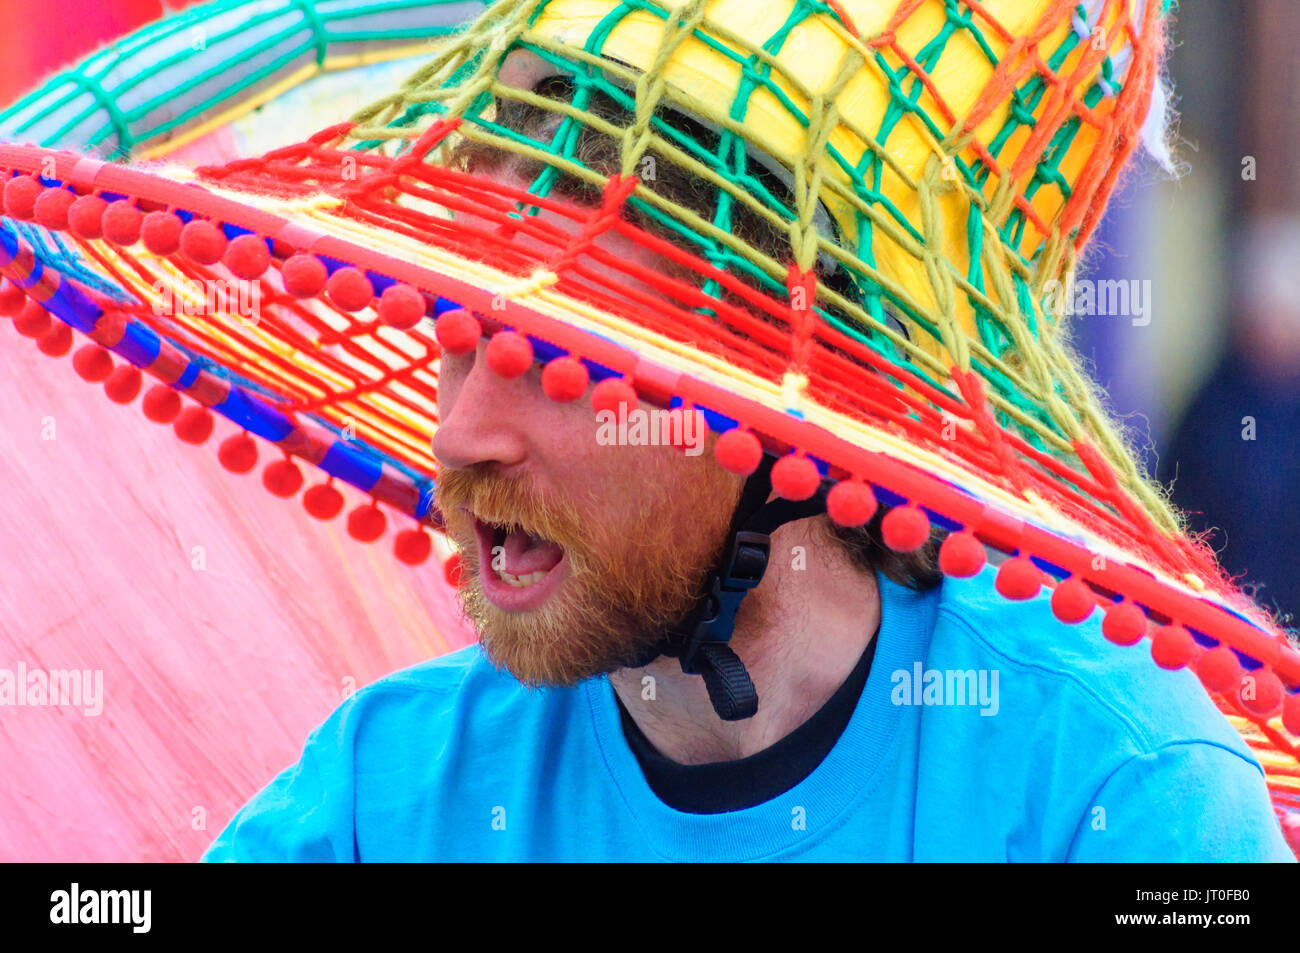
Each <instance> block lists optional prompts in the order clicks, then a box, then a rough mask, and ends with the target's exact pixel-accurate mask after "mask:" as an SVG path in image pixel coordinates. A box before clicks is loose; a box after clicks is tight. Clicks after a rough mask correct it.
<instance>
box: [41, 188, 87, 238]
mask: <svg viewBox="0 0 1300 953" xmlns="http://www.w3.org/2000/svg"><path fill="white" fill-rule="evenodd" d="M76 200H77V197H76V196H75V195H73V194H72V193H71V192H69V191H68V190H67V189H60V188H48V189H42V190H41V194H40V195H38V196H37V197H36V205H35V207H34V209H33V214H34V215H35V216H36V224H37V225H41V226H44V227H45V228H50V229H54V230H55V231H62V230H63V229H65V228H67V227H68V210H69V209H70V208H72V203H73V202H75V201H76Z"/></svg>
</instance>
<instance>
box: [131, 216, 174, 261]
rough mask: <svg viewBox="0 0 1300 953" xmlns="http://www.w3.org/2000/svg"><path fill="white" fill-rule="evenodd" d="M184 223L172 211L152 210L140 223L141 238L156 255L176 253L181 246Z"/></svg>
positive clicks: (145, 245) (146, 246)
mask: <svg viewBox="0 0 1300 953" xmlns="http://www.w3.org/2000/svg"><path fill="white" fill-rule="evenodd" d="M183 224H184V223H183V222H181V219H180V216H179V215H176V214H174V213H172V212H150V213H149V214H148V215H146V216H145V217H144V221H143V222H141V223H140V240H141V241H142V242H144V247H145V248H147V249H149V251H151V252H153V253H154V254H155V255H160V256H162V255H174V254H176V253H177V252H178V251H180V248H181V228H182V226H183Z"/></svg>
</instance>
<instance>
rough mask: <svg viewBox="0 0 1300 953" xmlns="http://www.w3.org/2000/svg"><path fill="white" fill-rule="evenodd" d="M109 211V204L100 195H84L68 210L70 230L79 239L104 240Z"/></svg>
mask: <svg viewBox="0 0 1300 953" xmlns="http://www.w3.org/2000/svg"><path fill="white" fill-rule="evenodd" d="M107 209H108V203H107V202H105V201H104V200H103V199H101V198H100V197H99V196H98V195H83V196H82V197H81V198H79V199H77V200H76V201H74V202H73V203H72V206H71V207H70V208H69V209H68V230H69V231H70V232H72V234H74V235H76V236H77V237H78V238H86V239H95V238H103V237H104V212H105V211H107Z"/></svg>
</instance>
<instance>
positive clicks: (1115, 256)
mask: <svg viewBox="0 0 1300 953" xmlns="http://www.w3.org/2000/svg"><path fill="white" fill-rule="evenodd" d="M187 5H188V4H184V3H171V4H163V3H161V2H159V0H93V2H91V0H5V3H4V7H3V13H2V14H0V18H2V19H0V23H2V24H3V29H0V57H3V62H5V63H6V65H7V67H8V68H7V69H5V70H4V71H0V107H3V106H4V105H7V104H9V103H11V102H13V101H15V100H16V99H17V98H18V97H19V96H21V95H22V94H23V93H25V92H27V91H28V90H30V89H31V88H33V87H34V86H35V85H36V84H37V83H38V82H39V81H40V80H41V79H43V78H44V77H45V76H47V75H48V74H49V73H51V72H52V71H54V70H56V69H59V68H61V67H65V66H69V65H71V64H72V63H73V62H75V61H76V60H78V59H80V58H82V57H84V56H85V55H87V54H88V53H90V52H92V51H93V50H95V49H96V48H98V47H99V46H100V45H102V44H103V43H104V42H106V41H108V40H110V39H112V38H114V37H119V36H122V35H123V34H126V33H128V32H130V31H132V30H135V29H137V28H139V27H140V26H142V25H143V24H145V23H147V22H149V21H151V20H153V19H156V18H157V17H159V16H161V15H163V14H164V13H167V12H171V11H174V10H178V9H181V8H183V7H185V6H187ZM1295 37H1300V3H1297V2H1295V0H1248V2H1237V0H1197V2H1196V3H1195V4H1192V3H1183V4H1182V5H1181V9H1180V10H1179V11H1178V12H1177V13H1176V14H1175V17H1174V21H1173V40H1174V46H1173V50H1172V55H1171V57H1170V59H1169V62H1168V70H1167V72H1168V76H1169V80H1170V83H1169V84H1168V85H1169V86H1170V87H1171V89H1172V100H1171V106H1172V109H1173V111H1174V113H1175V114H1176V116H1177V120H1176V125H1175V126H1174V133H1175V135H1174V139H1173V146H1174V149H1173V167H1174V171H1173V172H1171V171H1170V170H1169V169H1167V168H1162V167H1161V165H1160V164H1159V163H1157V162H1156V161H1154V160H1153V159H1150V158H1144V159H1143V160H1142V161H1141V162H1139V163H1138V164H1137V165H1136V166H1135V167H1134V168H1133V169H1132V170H1131V171H1130V172H1129V174H1128V176H1127V178H1126V179H1125V181H1124V184H1123V187H1122V190H1121V191H1120V192H1119V193H1118V194H1117V196H1116V198H1115V199H1114V200H1113V201H1112V203H1111V206H1110V210H1109V212H1108V215H1107V217H1106V219H1105V221H1104V223H1103V225H1102V227H1101V229H1100V231H1099V233H1098V237H1097V238H1096V239H1095V240H1094V245H1093V248H1092V251H1091V252H1090V255H1089V257H1088V259H1087V260H1086V262H1085V264H1086V266H1087V268H1086V274H1085V275H1083V276H1084V277H1088V278H1092V279H1098V280H1118V281H1125V282H1130V283H1131V282H1137V283H1138V286H1140V287H1145V288H1147V289H1149V292H1148V293H1149V300H1146V301H1144V303H1143V305H1144V311H1145V315H1144V317H1143V319H1142V320H1141V321H1138V320H1136V319H1132V318H1131V317H1128V316H1106V315H1099V316H1093V317H1087V316H1085V317H1079V318H1076V319H1075V324H1074V332H1073V341H1074V346H1075V349H1076V350H1077V351H1078V353H1079V354H1080V355H1081V356H1082V357H1083V358H1084V360H1085V361H1086V362H1087V363H1088V364H1089V365H1090V367H1091V370H1092V372H1093V375H1094V377H1095V378H1096V380H1097V381H1098V382H1099V383H1100V385H1101V388H1102V389H1103V391H1104V393H1105V395H1106V400H1107V401H1108V403H1109V405H1110V407H1111V409H1112V410H1113V411H1114V413H1115V414H1116V415H1117V416H1118V417H1119V418H1120V419H1121V420H1122V421H1123V422H1124V423H1125V424H1126V426H1127V429H1128V433H1129V437H1130V440H1131V442H1132V444H1133V445H1134V447H1136V448H1137V450H1138V453H1139V456H1140V458H1141V459H1142V460H1143V461H1144V462H1145V463H1146V466H1147V468H1148V470H1149V471H1150V472H1151V473H1153V474H1156V475H1157V476H1158V477H1159V478H1160V479H1161V480H1162V481H1164V482H1165V483H1166V484H1167V485H1172V487H1173V490H1172V495H1173V498H1174V501H1175V502H1176V503H1177V504H1178V505H1179V506H1180V507H1181V508H1183V509H1184V510H1186V511H1188V512H1189V520H1190V524H1191V527H1192V529H1193V530H1194V531H1197V532H1205V533H1208V534H1209V539H1210V541H1211V543H1212V544H1213V546H1214V548H1215V549H1216V550H1217V551H1219V552H1220V554H1221V559H1222V561H1223V563H1224V565H1225V567H1226V568H1227V569H1228V571H1229V572H1230V573H1232V574H1234V575H1235V576H1237V577H1238V578H1239V579H1240V580H1241V581H1242V582H1243V583H1244V584H1245V585H1246V587H1247V588H1248V589H1249V590H1251V591H1253V592H1254V594H1255V597H1256V598H1257V600H1258V601H1259V602H1260V603H1261V604H1263V605H1265V606H1268V607H1271V608H1273V609H1274V610H1275V611H1276V612H1278V614H1279V616H1280V618H1281V621H1282V622H1283V624H1289V625H1292V626H1294V625H1295V619H1294V618H1293V617H1292V613H1298V612H1300V546H1297V543H1296V540H1297V537H1298V536H1300V525H1298V524H1300V169H1298V168H1297V164H1296V161H1295V156H1296V155H1297V154H1300V63H1297V60H1296V58H1295V51H1294V43H1295ZM342 111H344V112H346V111H348V110H347V108H344V109H343V110H342ZM1146 282H1149V285H1147V284H1145V283H1146ZM6 323H7V322H6ZM15 340H16V339H11V329H10V330H9V331H6V333H5V340H3V341H0V405H3V406H5V407H6V408H10V411H9V413H8V416H7V425H6V427H5V428H0V481H3V483H4V485H5V486H6V487H7V488H8V489H7V493H9V494H10V496H11V499H10V500H9V505H8V506H7V507H6V512H7V513H12V514H17V518H18V520H19V525H9V526H7V527H6V528H5V531H4V536H3V537H0V546H2V547H3V548H2V549H0V569H2V570H3V574H4V579H5V582H6V584H5V585H4V586H0V666H3V665H6V664H11V660H10V659H8V658H7V657H6V656H8V655H9V654H11V652H10V649H15V648H17V647H18V646H22V647H23V650H24V651H25V652H26V653H27V657H29V658H37V660H38V661H42V660H44V661H46V662H48V664H51V665H58V664H59V660H60V659H61V658H64V657H66V656H68V655H69V653H70V652H72V650H71V649H70V648H69V646H71V647H74V648H75V650H76V651H75V652H72V654H73V655H74V656H75V657H77V658H80V659H85V660H86V661H82V662H79V663H78V664H94V665H96V666H97V667H100V668H103V669H104V671H105V681H106V683H107V682H110V681H113V680H114V679H116V683H115V684H117V685H122V686H127V685H129V686H130V691H131V693H132V694H131V697H130V698H129V699H122V696H121V694H120V692H121V691H125V690H126V689H125V688H121V689H114V690H115V691H118V692H119V694H117V695H115V696H114V698H115V705H114V706H113V708H112V710H108V709H106V711H105V713H104V716H103V717H104V719H105V721H106V722H107V724H105V723H102V722H101V723H100V724H98V725H96V726H94V727H93V730H92V728H91V727H90V726H88V724H87V722H86V720H85V719H81V718H79V717H74V716H69V717H68V718H61V717H60V719H59V720H57V721H51V720H50V719H49V718H48V717H46V715H47V714H48V713H41V712H34V711H23V710H16V709H12V708H10V709H6V710H5V711H4V712H3V715H4V717H0V746H2V747H3V750H7V751H10V752H11V753H12V752H13V751H15V750H17V751H19V752H20V753H22V752H25V753H27V754H28V755H30V757H28V758H26V759H25V760H24V764H28V765H34V766H35V767H34V768H33V771H35V772H36V774H39V775H40V777H35V776H29V777H25V778H24V782H23V784H22V785H21V789H19V787H18V786H16V785H12V784H9V785H3V786H0V860H13V859H33V858H40V859H46V860H56V859H57V860H109V859H122V858H133V859H146V860H163V859H195V858H196V857H197V856H198V854H199V853H200V852H201V851H202V849H203V848H204V847H205V846H206V845H207V843H209V842H210V841H211V839H212V837H213V836H215V834H216V832H217V831H218V830H219V829H220V827H221V826H223V825H224V824H225V822H226V820H227V819H228V818H229V816H230V814H231V813H232V812H233V811H234V809H235V808H237V807H238V806H239V805H240V804H242V803H243V802H244V800H246V799H247V798H248V797H249V796H250V795H251V794H252V793H253V792H254V791H256V790H257V788H258V787H260V786H261V785H262V784H263V783H265V782H266V781H267V780H269V778H270V777H271V776H272V775H273V774H274V773H275V772H276V771H278V770H280V769H281V768H282V767H284V766H285V765H287V764H289V763H291V762H292V761H293V760H295V758H296V757H297V753H298V751H299V749H300V747H301V743H302V739H303V738H304V737H305V735H306V733H307V732H308V731H309V730H310V729H311V727H313V726H314V725H315V724H317V723H319V722H320V721H321V719H323V718H324V716H325V715H326V714H327V713H328V712H329V711H330V710H331V709H332V708H333V707H334V706H335V705H336V704H337V703H338V701H339V700H340V699H341V697H343V696H345V695H346V694H347V693H348V692H350V691H351V690H353V689H355V688H356V687H359V686H360V685H363V684H365V683H367V682H369V681H371V680H373V679H374V678H377V677H379V676H380V675H382V674H384V673H386V672H389V671H392V670H393V669H395V668H399V667H401V666H403V665H407V664H412V663H414V662H417V661H419V660H421V659H422V658H426V657H428V656H430V655H435V654H439V653H441V652H443V651H446V650H448V649H450V648H455V647H457V646H459V645H463V644H465V643H466V642H467V641H468V640H469V638H470V637H471V636H470V635H469V633H468V632H466V631H465V630H464V629H463V628H462V627H461V626H460V625H459V623H458V621H457V619H456V617H455V612H454V607H453V606H451V605H450V604H449V603H448V601H447V597H446V589H445V587H442V586H440V585H435V584H434V580H433V579H432V578H431V577H430V576H429V575H428V574H429V573H438V572H440V570H439V569H438V568H437V567H436V565H432V564H431V565H430V567H429V568H428V570H427V572H425V571H423V570H422V571H420V572H412V571H411V570H410V569H409V568H407V567H403V566H401V565H400V564H399V563H397V562H396V560H395V559H394V558H393V557H392V554H391V553H390V552H388V551H387V550H384V549H381V548H379V547H366V546H364V545H361V544H358V543H356V542H355V541H353V540H351V539H350V538H348V537H347V535H346V533H344V532H343V531H342V530H341V529H339V528H337V527H333V526H328V525H322V526H321V527H319V528H318V527H315V526H307V525H305V523H304V521H303V520H302V518H301V514H300V513H299V512H298V511H297V510H296V509H295V508H294V507H293V506H289V505H286V504H285V503H283V502H282V501H280V500H277V499H274V498H272V497H271V496H270V495H269V494H266V493H265V492H262V491H261V488H260V487H253V486H245V485H241V484H238V483H237V479H238V478H236V479H232V478H231V476H230V474H228V473H226V472H225V471H224V470H222V469H221V468H220V467H219V465H218V463H217V461H216V459H215V454H212V453H211V452H207V451H203V450H195V449H193V448H187V449H185V450H181V449H179V447H178V444H177V442H176V440H175V439H174V437H172V436H171V434H170V432H167V431H166V430H165V428H155V430H157V431H158V432H155V431H154V430H149V431H148V432H147V433H145V434H144V435H143V436H142V434H141V430H142V427H141V424H140V422H139V420H138V419H136V418H135V416H134V415H131V414H128V413H126V412H125V411H123V410H122V408H118V407H115V406H113V405H111V404H110V403H109V402H108V401H105V400H100V399H91V400H84V399H82V391H81V389H80V386H78V385H73V384H66V383H63V380H64V378H63V377H58V379H57V380H55V379H54V378H55V377H56V376H57V375H51V374H47V373H41V369H42V368H45V367H47V366H48V365H47V364H46V363H44V362H47V361H48V358H45V357H44V356H42V355H40V354H38V353H36V352H35V349H33V348H31V347H28V346H22V347H18V346H10V345H14V344H15ZM68 375H69V376H70V371H69V372H68ZM15 408H20V409H15ZM20 413H21V414H23V415H27V416H31V417H32V419H31V420H28V419H27V416H22V417H21V418H20V417H19V414H20ZM46 418H48V419H50V420H55V421H57V422H58V426H59V427H60V428H61V429H60V431H59V433H60V438H59V440H58V441H52V442H50V443H48V444H45V445H43V449H41V450H40V451H39V452H40V453H41V454H45V455H46V456H45V457H42V458H41V459H36V458H35V455H34V454H33V451H32V447H33V443H32V437H31V436H30V434H29V431H32V432H34V430H33V428H35V427H37V426H38V424H39V423H40V421H43V420H45V419H46ZM88 444H94V447H95V450H94V453H95V455H96V456H95V457H94V458H93V459H91V458H89V457H88V456H87V452H88V451H87V449H86V448H87V445H88ZM83 472H90V473H112V474H118V475H119V476H120V480H115V481H112V483H111V484H110V485H101V484H94V485H89V484H88V482H87V481H86V480H85V479H84V478H83V476H82V474H83ZM24 498H25V499H24ZM51 498H53V499H58V500H60V501H61V505H60V506H59V507H58V508H57V513H51V507H50V506H49V500H50V499H51ZM140 513H144V514H146V515H147V517H148V518H147V519H143V520H142V519H141V518H140V516H139V514H140ZM232 513H234V514H237V516H238V518H237V519H233V520H232V519H231V514H232ZM105 514H110V515H109V516H107V517H106V516H105ZM24 519H26V520H27V521H28V522H27V523H25V524H24V523H22V520H24ZM123 534H129V538H131V539H132V541H133V543H134V545H135V549H136V552H137V558H136V559H133V560H132V561H131V563H130V565H126V566H115V567H114V569H115V572H114V573H112V574H105V573H101V572H98V571H97V569H98V567H102V566H103V565H104V563H105V561H106V560H110V559H111V560H121V559H123V553H124V549H123V547H122V546H121V544H120V542H117V541H116V540H117V539H119V538H121V537H122V535H123ZM322 538H324V539H326V540H328V544H327V545H322V544H321V541H322ZM69 547H71V548H72V550H73V552H71V553H69V552H68V551H67V550H68V549H69ZM196 548H198V549H201V550H202V551H203V553H204V554H205V557H204V558H205V559H206V560H207V564H206V567H205V569H204V572H203V573H196V572H195V571H194V570H195V568H196V567H195V566H194V556H193V554H194V552H195V550H196ZM160 552H161V553H171V554H172V555H173V556H174V560H173V563H174V565H172V563H168V564H167V565H171V566H172V568H171V570H170V571H164V572H162V573H160V572H159V570H158V567H159V565H160V561H159V559H160V557H159V553H160ZM70 564H72V565H75V566H76V567H77V568H76V571H75V578H68V577H67V574H66V573H64V572H63V570H62V569H61V568H60V570H59V571H57V572H56V571H55V570H53V569H50V570H49V571H48V572H47V571H46V567H64V566H67V565H70ZM114 577H115V578H127V577H131V578H136V579H138V580H139V584H138V586H137V587H136V588H135V589H134V590H133V591H131V592H129V593H123V592H122V591H120V589H118V588H115V584H114V583H112V582H111V581H108V580H109V578H114ZM200 577H202V578H200ZM306 590H310V591H312V592H313V593H317V594H318V596H317V597H313V599H312V600H310V601H306V600H292V602H294V603H295V604H293V605H289V604H286V603H287V602H288V600H284V599H283V598H282V597H280V596H279V595H278V594H279V593H283V592H285V591H299V592H301V591H306ZM124 605H125V606H128V607H130V612H133V613H134V615H133V616H131V617H129V618H127V619H126V620H125V622H124V621H123V619H122V618H121V617H122V616H123V614H124V612H123V610H122V608H121V607H122V606H124ZM105 606H113V607H114V612H113V614H112V619H111V620H108V621H105V619H104V618H102V617H101V615H100V613H99V609H100V608H101V607H105ZM412 607H418V611H417V610H416V609H414V608H412ZM33 613H34V614H35V617H36V618H39V619H40V620H42V621H41V622H40V626H39V628H40V631H32V623H31V622H30V620H31V619H32V618H33ZM122 624H127V625H131V626H134V627H136V629H138V631H136V632H134V633H133V636H132V638H129V639H116V638H113V633H112V632H111V631H109V630H108V629H106V628H105V626H106V625H115V626H120V625H122ZM195 627H201V628H203V629H204V630H206V631H208V632H210V633H212V636H213V637H212V638H211V639H208V640H193V639H184V638H178V637H177V633H185V632H189V631H193V630H194V628H195ZM356 631H368V632H374V633H377V634H378V636H379V637H378V638H377V639H375V640H365V644H358V640H357V639H355V637H354V633H355V632H356ZM223 633H225V634H224V635H223ZM230 633H252V634H253V635H254V637H253V638H251V639H249V638H244V639H241V640H235V639H233V638H232V637H231V636H230ZM196 643H201V644H196ZM119 646H128V647H129V649H130V651H132V652H134V653H135V654H134V655H132V656H131V657H120V655H119V652H120V649H119V648H118V647H119ZM178 673H181V674H178ZM250 680H253V681H255V682H256V686H255V687H254V686H252V685H250V684H249V681H250ZM223 682H224V683H225V684H238V685H239V686H240V688H239V690H237V691H234V690H232V691H229V692H224V691H222V688H221V686H222V684H223ZM107 690H108V686H107V685H106V691H107ZM254 698H255V699H257V702H256V704H252V703H250V702H249V699H254ZM176 712H186V713H188V714H186V715H185V716H184V717H182V718H180V719H179V720H177V719H176V714H175V713H176ZM58 714H59V715H60V716H62V712H58ZM169 721H176V723H175V724H172V725H170V727H169V728H168V730H167V731H165V732H164V731H156V730H155V731H150V730H148V728H147V727H145V726H149V725H152V726H153V727H154V728H155V729H156V728H157V727H158V726H159V725H160V724H164V723H167V722H169ZM195 751H198V752H201V755H202V756H201V757H200V758H199V759H198V760H196V759H195V756H194V754H193V752H195ZM87 752H89V754H90V755H91V757H89V758H87V757H86V753H87ZM127 776H130V777H140V776H147V777H150V778H152V779H153V782H154V788H155V790H153V791H152V793H151V796H150V799H149V804H148V805H147V810H145V809H144V807H142V806H141V805H140V804H139V803H138V788H137V787H134V786H132V785H127V784H124V783H122V781H121V779H122V778H123V777H127ZM24 790H25V791H26V792H29V793H27V794H25V793H24ZM30 792H41V803H36V799H34V798H33V797H32V796H31V794H30ZM87 792H90V795H89V796H88V795H87ZM145 815H147V816H145Z"/></svg>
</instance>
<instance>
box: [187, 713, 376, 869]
mask: <svg viewBox="0 0 1300 953" xmlns="http://www.w3.org/2000/svg"><path fill="white" fill-rule="evenodd" d="M344 735H345V732H344V731H343V730H342V726H341V719H340V718H339V713H338V712H336V713H335V714H334V715H333V716H331V717H330V719H329V720H328V721H326V722H325V723H324V724H323V725H321V726H320V727H319V728H317V729H316V730H315V731H313V732H312V733H311V734H310V735H309V736H308V738H307V742H306V744H305V746H304V747H303V752H302V757H301V758H299V760H298V762H297V763H296V764H293V765H290V766H289V767H288V768H286V769H285V770H284V771H282V772H280V774H278V775H277V776H276V777H275V779H274V780H272V781H271V783H270V784H268V785H267V786H266V787H264V788H262V790H261V791H259V792H257V794H255V795H254V796H253V797H252V799H251V800H249V802H248V803H247V804H245V805H244V806H243V807H242V808H240V809H239V812H238V813H236V814H235V816H234V817H233V818H231V820H230V823H229V824H227V825H226V828H225V830H223V831H222V832H221V833H220V834H219V835H218V836H217V839H216V840H215V841H213V842H212V844H211V846H209V847H208V849H207V850H206V851H205V852H204V854H203V856H202V857H201V858H200V860H201V861H202V862H204V863H220V862H226V863H230V862H285V863H290V862H293V863H302V862H306V863H310V862H339V861H351V860H354V859H355V855H356V850H355V836H354V834H353V803H352V802H353V796H352V791H353V784H352V772H351V769H350V767H349V766H348V765H349V762H350V759H349V758H348V757H347V756H346V751H347V748H346V747H345V745H344V744H343V739H344Z"/></svg>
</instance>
